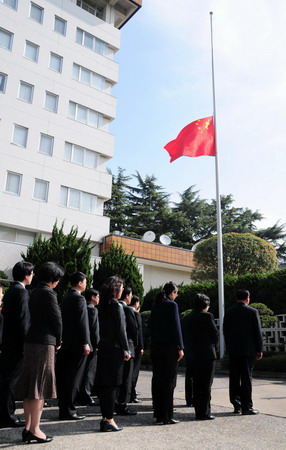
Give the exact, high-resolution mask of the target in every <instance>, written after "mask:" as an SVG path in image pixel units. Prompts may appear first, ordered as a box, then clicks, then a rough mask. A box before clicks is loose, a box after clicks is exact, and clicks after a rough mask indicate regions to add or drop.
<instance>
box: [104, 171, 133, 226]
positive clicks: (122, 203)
mask: <svg viewBox="0 0 286 450" xmlns="http://www.w3.org/2000/svg"><path fill="white" fill-rule="evenodd" d="M124 172H125V169H122V168H121V167H119V168H118V173H117V175H116V176H115V175H112V173H111V172H110V171H109V173H110V174H111V175H112V194H111V199H110V200H108V201H107V202H105V203H104V215H105V216H108V217H110V232H111V233H113V232H114V231H120V232H122V233H124V234H126V227H127V223H128V219H127V216H126V207H127V184H126V183H127V181H129V180H130V178H131V177H128V176H125V175H124Z"/></svg>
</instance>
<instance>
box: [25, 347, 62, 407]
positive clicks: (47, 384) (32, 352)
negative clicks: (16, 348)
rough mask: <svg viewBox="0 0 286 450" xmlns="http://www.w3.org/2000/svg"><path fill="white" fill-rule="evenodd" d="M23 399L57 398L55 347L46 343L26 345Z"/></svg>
mask: <svg viewBox="0 0 286 450" xmlns="http://www.w3.org/2000/svg"><path fill="white" fill-rule="evenodd" d="M20 389H21V397H22V398H23V399H30V400H32V399H45V398H56V397H57V391H56V377H55V347H54V346H53V345H46V344H33V343H26V344H25V345H24V362H23V375H22V378H21V386H20Z"/></svg>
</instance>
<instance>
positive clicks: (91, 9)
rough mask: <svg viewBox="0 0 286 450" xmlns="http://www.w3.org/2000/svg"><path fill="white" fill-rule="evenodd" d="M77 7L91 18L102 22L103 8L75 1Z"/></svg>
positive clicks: (84, 0) (91, 3)
mask: <svg viewBox="0 0 286 450" xmlns="http://www.w3.org/2000/svg"><path fill="white" fill-rule="evenodd" d="M76 4H77V6H79V7H80V8H82V9H84V10H85V11H87V12H89V13H90V14H92V15H93V16H96V17H98V18H99V19H101V20H103V17H104V7H103V6H99V5H97V4H96V3H95V2H88V1H86V0H77V2H76Z"/></svg>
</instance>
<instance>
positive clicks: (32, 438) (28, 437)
mask: <svg viewBox="0 0 286 450" xmlns="http://www.w3.org/2000/svg"><path fill="white" fill-rule="evenodd" d="M52 440H53V437H52V436H46V437H45V438H40V437H38V436H36V435H35V434H33V433H31V431H27V434H26V441H27V442H28V444H30V442H31V441H36V442H38V444H46V443H47V442H52Z"/></svg>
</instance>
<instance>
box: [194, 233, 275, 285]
mask: <svg viewBox="0 0 286 450" xmlns="http://www.w3.org/2000/svg"><path fill="white" fill-rule="evenodd" d="M222 245H223V268H224V273H225V274H229V275H236V276H240V275H244V274H246V273H264V272H273V271H274V270H277V267H278V260H277V256H276V250H275V247H274V246H273V244H271V243H270V242H268V241H266V240H265V239H261V238H259V237H257V236H254V235H253V234H251V233H226V234H224V235H223V236H222ZM194 261H195V263H196V269H195V271H194V273H193V277H194V278H195V279H196V280H204V279H208V280H210V279H217V238H216V236H213V237H211V238H209V239H206V240H204V241H202V242H201V243H200V244H198V246H197V247H196V249H195V254H194Z"/></svg>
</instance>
